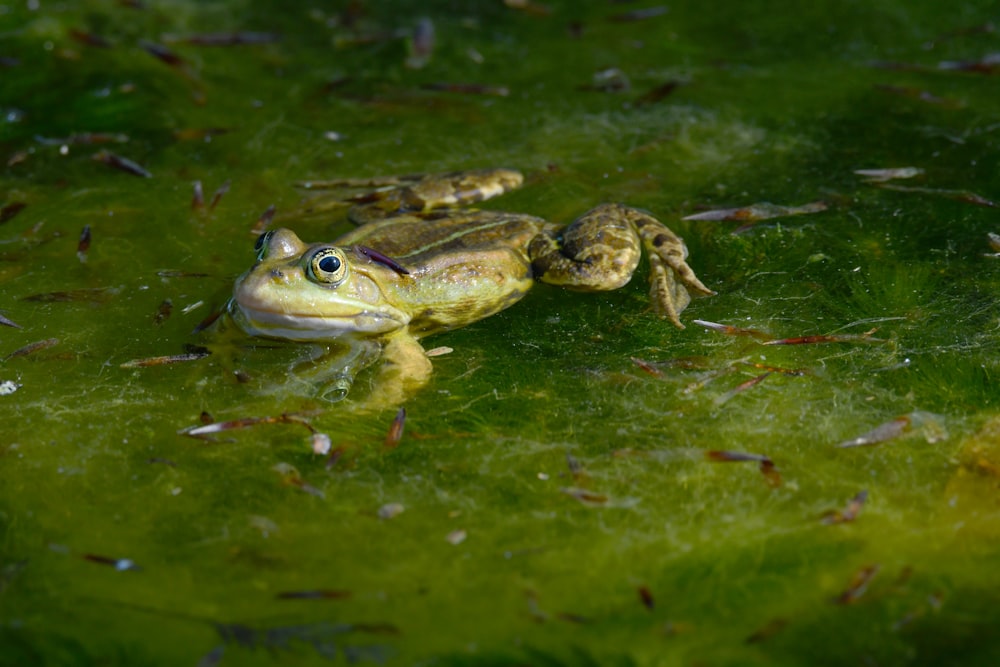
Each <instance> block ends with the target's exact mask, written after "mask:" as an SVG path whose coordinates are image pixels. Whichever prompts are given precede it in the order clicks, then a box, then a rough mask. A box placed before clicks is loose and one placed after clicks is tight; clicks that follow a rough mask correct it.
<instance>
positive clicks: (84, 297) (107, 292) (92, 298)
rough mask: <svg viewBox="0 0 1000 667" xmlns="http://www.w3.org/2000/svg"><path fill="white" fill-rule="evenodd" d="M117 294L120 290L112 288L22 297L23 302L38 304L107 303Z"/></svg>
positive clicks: (93, 288) (88, 288)
mask: <svg viewBox="0 0 1000 667" xmlns="http://www.w3.org/2000/svg"><path fill="white" fill-rule="evenodd" d="M117 294H118V290H117V289H114V288H111V287H84V288H82V289H73V290H65V291H60V292H43V293H42V294H32V295H30V296H25V297H21V301H34V302H37V303H69V302H73V301H86V302H90V303H106V302H107V301H109V300H110V299H111V297H113V296H115V295H117Z"/></svg>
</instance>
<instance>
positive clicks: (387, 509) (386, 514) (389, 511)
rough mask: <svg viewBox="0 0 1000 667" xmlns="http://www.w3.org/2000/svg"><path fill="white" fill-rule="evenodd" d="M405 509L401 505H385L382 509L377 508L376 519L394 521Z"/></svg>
mask: <svg viewBox="0 0 1000 667" xmlns="http://www.w3.org/2000/svg"><path fill="white" fill-rule="evenodd" d="M405 509H406V508H405V507H403V505H402V503H386V504H385V505H382V507H379V508H378V518H380V519H395V518H396V517H397V516H399V515H400V514H402V513H403V511H404V510H405Z"/></svg>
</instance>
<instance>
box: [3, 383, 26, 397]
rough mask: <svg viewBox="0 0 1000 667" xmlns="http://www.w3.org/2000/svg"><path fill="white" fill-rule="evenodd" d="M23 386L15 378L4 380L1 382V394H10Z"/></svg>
mask: <svg viewBox="0 0 1000 667" xmlns="http://www.w3.org/2000/svg"><path fill="white" fill-rule="evenodd" d="M20 388H21V385H20V384H18V383H17V382H14V381H13V380H3V381H2V382H0V396H10V395H11V394H13V393H14V392H15V391H17V390H18V389H20Z"/></svg>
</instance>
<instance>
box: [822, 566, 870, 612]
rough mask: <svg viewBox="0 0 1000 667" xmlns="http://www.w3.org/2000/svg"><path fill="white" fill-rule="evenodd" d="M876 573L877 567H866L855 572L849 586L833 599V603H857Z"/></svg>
mask: <svg viewBox="0 0 1000 667" xmlns="http://www.w3.org/2000/svg"><path fill="white" fill-rule="evenodd" d="M878 571H879V566H878V565H866V566H864V567H863V568H861V569H860V570H858V571H857V572H855V573H854V577H852V578H851V583H850V585H849V586H848V587H847V588H846V589H845V590H844V592H843V593H841V594H840V595H838V596H837V597H835V598H834V599H833V602H835V603H836V604H854V603H855V602H857V601H858V600H859V599H860V598H861V596H862V595H864V594H865V592H866V591H867V590H868V585H869V584H870V583H871V581H872V579H874V578H875V575H876V574H878Z"/></svg>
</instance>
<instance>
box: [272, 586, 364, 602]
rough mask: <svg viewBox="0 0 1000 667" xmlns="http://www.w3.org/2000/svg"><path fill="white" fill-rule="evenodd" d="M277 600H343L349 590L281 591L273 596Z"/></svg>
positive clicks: (347, 596)
mask: <svg viewBox="0 0 1000 667" xmlns="http://www.w3.org/2000/svg"><path fill="white" fill-rule="evenodd" d="M274 597H276V598H278V599H279V600H344V599H346V598H349V597H351V591H344V590H338V589H331V588H322V589H317V590H312V591H281V592H279V593H276V594H275V596H274Z"/></svg>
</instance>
